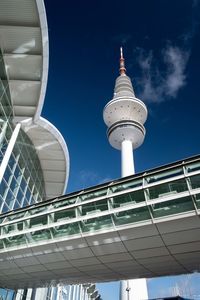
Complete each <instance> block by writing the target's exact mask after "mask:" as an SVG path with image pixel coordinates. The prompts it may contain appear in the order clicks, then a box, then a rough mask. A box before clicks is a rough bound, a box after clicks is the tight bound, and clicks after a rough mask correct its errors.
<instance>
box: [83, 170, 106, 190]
mask: <svg viewBox="0 0 200 300" xmlns="http://www.w3.org/2000/svg"><path fill="white" fill-rule="evenodd" d="M78 180H79V182H80V186H82V188H85V187H89V186H92V185H96V184H101V183H105V182H107V181H110V180H111V178H110V176H109V175H107V176H105V177H101V176H100V175H99V174H98V173H97V172H95V171H93V170H81V171H80V172H79V174H78Z"/></svg>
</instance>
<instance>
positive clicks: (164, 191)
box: [147, 179, 188, 199]
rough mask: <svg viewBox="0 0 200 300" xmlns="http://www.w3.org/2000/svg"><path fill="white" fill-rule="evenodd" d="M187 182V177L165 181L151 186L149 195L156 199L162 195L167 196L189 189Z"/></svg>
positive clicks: (150, 197)
mask: <svg viewBox="0 0 200 300" xmlns="http://www.w3.org/2000/svg"><path fill="white" fill-rule="evenodd" d="M187 190H188V187H187V183H186V180H185V179H179V180H175V181H172V182H168V183H163V184H160V185H156V186H153V187H150V188H149V189H148V190H147V195H148V197H149V199H156V198H161V197H166V196H170V195H174V194H177V193H181V192H184V191H187Z"/></svg>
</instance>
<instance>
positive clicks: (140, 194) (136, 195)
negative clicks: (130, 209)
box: [111, 190, 145, 208]
mask: <svg viewBox="0 0 200 300" xmlns="http://www.w3.org/2000/svg"><path fill="white" fill-rule="evenodd" d="M144 201H145V197H144V191H143V190H139V191H134V192H132V193H128V194H124V195H120V196H116V197H113V199H112V201H111V203H112V206H113V208H117V207H121V206H124V205H128V204H136V203H140V202H144Z"/></svg>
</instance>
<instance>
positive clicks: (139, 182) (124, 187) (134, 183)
mask: <svg viewBox="0 0 200 300" xmlns="http://www.w3.org/2000/svg"><path fill="white" fill-rule="evenodd" d="M140 186H142V179H136V180H131V181H129V182H126V183H121V184H117V185H114V186H112V187H110V190H111V192H112V193H117V192H121V191H124V190H128V189H133V188H137V187H140Z"/></svg>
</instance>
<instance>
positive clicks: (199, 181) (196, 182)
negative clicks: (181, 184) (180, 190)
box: [189, 175, 200, 189]
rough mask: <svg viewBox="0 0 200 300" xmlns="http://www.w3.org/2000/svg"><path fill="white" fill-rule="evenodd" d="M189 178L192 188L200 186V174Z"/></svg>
mask: <svg viewBox="0 0 200 300" xmlns="http://www.w3.org/2000/svg"><path fill="white" fill-rule="evenodd" d="M189 180H190V185H191V188H192V189H198V188H200V175H195V176H191V177H190V178H189Z"/></svg>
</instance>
